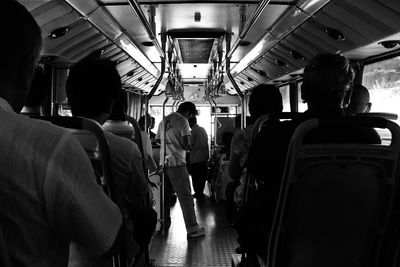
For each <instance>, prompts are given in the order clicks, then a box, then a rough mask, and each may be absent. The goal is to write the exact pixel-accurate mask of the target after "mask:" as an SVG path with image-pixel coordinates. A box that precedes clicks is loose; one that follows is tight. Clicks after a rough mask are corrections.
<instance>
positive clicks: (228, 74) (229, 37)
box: [225, 34, 246, 129]
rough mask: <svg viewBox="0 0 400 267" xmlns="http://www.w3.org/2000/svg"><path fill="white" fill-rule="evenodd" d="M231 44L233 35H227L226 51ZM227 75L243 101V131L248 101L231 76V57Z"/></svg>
mask: <svg viewBox="0 0 400 267" xmlns="http://www.w3.org/2000/svg"><path fill="white" fill-rule="evenodd" d="M230 44H231V35H230V34H227V35H226V49H227V50H228V49H229V46H230ZM225 66H226V75H227V76H228V78H229V80H230V82H231V83H232V85H233V88H235V91H236V93H237V94H238V96H239V98H240V100H241V105H242V112H241V120H240V128H241V129H243V128H245V127H246V115H245V112H246V107H245V106H246V99H245V97H244V95H243V93H242V91H240V88H239V86H238V85H237V83H236V81H235V79H234V78H233V76H232V74H231V59H230V58H229V57H226V65H225Z"/></svg>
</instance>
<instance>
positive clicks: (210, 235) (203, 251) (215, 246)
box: [150, 197, 237, 267]
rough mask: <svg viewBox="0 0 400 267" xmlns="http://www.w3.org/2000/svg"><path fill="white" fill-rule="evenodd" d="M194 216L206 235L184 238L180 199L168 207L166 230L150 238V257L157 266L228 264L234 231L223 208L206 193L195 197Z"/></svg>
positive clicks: (233, 243) (222, 266)
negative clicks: (191, 238)
mask: <svg viewBox="0 0 400 267" xmlns="http://www.w3.org/2000/svg"><path fill="white" fill-rule="evenodd" d="M195 206H196V214H197V220H198V222H199V224H200V225H202V226H204V228H205V229H206V236H205V237H200V238H197V239H193V240H187V239H186V230H185V224H184V222H183V217H182V212H181V209H180V206H179V202H177V203H176V204H175V206H174V207H172V208H171V219H172V224H171V227H170V229H169V232H168V234H166V235H164V236H162V235H161V234H156V235H155V237H154V238H153V242H152V246H151V250H150V258H151V259H155V260H156V266H159V267H170V266H174V267H175V266H185V267H189V266H203V267H205V266H211V267H214V266H215V267H217V266H218V267H224V266H231V255H232V253H234V250H235V248H236V247H237V242H236V232H235V230H234V229H233V228H232V227H230V226H229V224H228V223H227V221H226V219H225V214H224V212H225V211H224V208H223V206H222V205H221V204H215V203H212V202H211V201H210V199H209V198H208V197H206V198H205V199H204V200H201V201H198V200H195Z"/></svg>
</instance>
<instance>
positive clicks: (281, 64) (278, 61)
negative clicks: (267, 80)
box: [275, 59, 287, 67]
mask: <svg viewBox="0 0 400 267" xmlns="http://www.w3.org/2000/svg"><path fill="white" fill-rule="evenodd" d="M275 63H276V64H277V65H278V66H281V67H287V65H286V63H285V62H283V61H282V60H280V59H275Z"/></svg>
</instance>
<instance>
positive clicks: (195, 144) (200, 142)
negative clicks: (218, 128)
mask: <svg viewBox="0 0 400 267" xmlns="http://www.w3.org/2000/svg"><path fill="white" fill-rule="evenodd" d="M191 134H192V136H191V138H190V140H191V145H192V150H191V151H190V163H197V162H204V161H207V160H208V157H209V151H208V138H207V132H206V130H205V129H204V128H203V127H201V126H199V125H197V124H196V125H194V126H193V128H192V132H191Z"/></svg>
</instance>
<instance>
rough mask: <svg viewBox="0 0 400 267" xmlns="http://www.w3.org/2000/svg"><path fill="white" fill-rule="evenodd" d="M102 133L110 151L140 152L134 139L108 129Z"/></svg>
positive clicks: (121, 152)
mask: <svg viewBox="0 0 400 267" xmlns="http://www.w3.org/2000/svg"><path fill="white" fill-rule="evenodd" d="M104 134H105V136H106V138H107V140H108V142H109V145H110V150H111V151H115V152H116V153H119V154H121V155H122V154H131V153H134V154H140V151H139V148H138V146H137V144H136V143H135V142H134V141H132V140H129V139H128V138H126V137H122V136H118V135H115V134H113V133H111V132H108V131H105V132H104Z"/></svg>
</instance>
